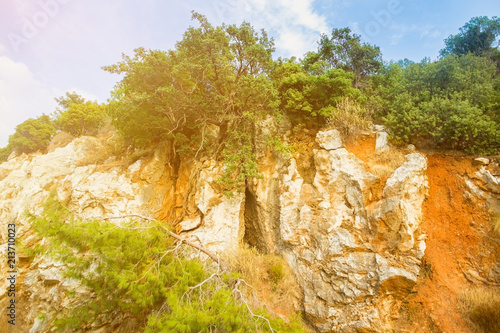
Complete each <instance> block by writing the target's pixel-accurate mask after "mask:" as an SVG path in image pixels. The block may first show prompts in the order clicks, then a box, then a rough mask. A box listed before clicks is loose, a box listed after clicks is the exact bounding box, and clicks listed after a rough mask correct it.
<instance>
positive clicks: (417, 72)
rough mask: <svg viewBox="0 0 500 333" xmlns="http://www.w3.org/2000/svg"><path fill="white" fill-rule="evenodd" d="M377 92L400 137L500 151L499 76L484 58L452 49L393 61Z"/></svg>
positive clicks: (401, 140)
mask: <svg viewBox="0 0 500 333" xmlns="http://www.w3.org/2000/svg"><path fill="white" fill-rule="evenodd" d="M379 92H380V93H381V95H382V96H383V100H384V101H385V102H384V103H385V108H386V114H385V117H384V120H385V123H386V125H387V127H388V128H389V129H390V130H391V133H392V138H393V139H394V140H395V141H396V142H399V143H414V144H420V145H422V144H424V143H425V144H427V145H428V146H431V147H441V148H448V149H449V148H452V149H463V150H466V151H468V152H470V153H491V154H494V153H496V152H498V151H500V146H499V142H500V141H499V138H500V126H499V123H498V112H499V110H498V102H499V100H498V97H499V96H498V77H497V74H496V68H495V66H494V64H493V63H492V62H491V61H489V60H488V59H486V58H483V57H477V56H474V55H472V54H467V55H464V56H460V57H459V56H456V55H451V56H448V57H446V58H444V59H442V60H440V61H435V62H430V61H427V60H424V61H422V62H421V63H410V64H407V66H406V67H404V68H403V67H401V66H400V65H398V64H391V65H390V66H388V68H387V69H386V75H385V77H384V78H383V79H382V80H381V83H380V88H379Z"/></svg>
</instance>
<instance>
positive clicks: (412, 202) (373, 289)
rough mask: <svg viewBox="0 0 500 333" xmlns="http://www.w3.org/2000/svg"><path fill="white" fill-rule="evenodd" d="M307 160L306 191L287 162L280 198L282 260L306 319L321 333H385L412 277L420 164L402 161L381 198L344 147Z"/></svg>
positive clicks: (421, 191) (422, 179)
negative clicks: (309, 178)
mask: <svg viewBox="0 0 500 333" xmlns="http://www.w3.org/2000/svg"><path fill="white" fill-rule="evenodd" d="M323 137H324V136H323V135H318V141H319V142H318V143H319V145H320V147H327V148H328V147H329V146H327V145H324V144H322V142H321V141H322V140H323ZM336 146H338V145H336ZM314 161H315V166H316V175H315V177H314V181H313V183H312V184H310V183H307V182H305V181H304V179H303V178H302V177H301V175H300V173H299V172H298V170H297V167H296V162H295V160H294V159H292V161H291V163H290V165H289V167H288V169H287V172H286V173H284V174H283V179H282V188H281V191H280V192H281V193H282V194H281V197H280V202H281V217H280V229H281V236H282V242H283V243H282V246H283V247H282V253H283V255H284V257H285V258H286V259H287V260H288V262H289V264H290V266H291V267H292V269H293V270H294V271H295V273H296V277H297V280H298V282H299V284H300V285H301V286H302V288H303V290H304V295H305V298H304V309H305V313H306V315H307V318H308V320H309V321H310V322H312V323H313V324H314V326H315V327H316V328H317V329H318V330H319V331H320V332H332V331H333V332H337V331H338V332H349V331H353V332H354V331H373V332H379V331H384V330H390V327H391V323H390V320H391V319H390V314H391V313H392V312H393V311H394V309H395V308H397V306H398V301H399V300H401V299H402V298H403V297H404V296H405V295H407V294H408V293H409V292H410V290H411V288H412V286H413V285H414V284H415V282H416V280H417V276H418V272H419V264H420V261H419V257H421V256H422V254H421V253H420V252H421V251H420V250H419V249H421V248H422V246H421V245H420V244H417V243H416V242H415V239H416V238H417V237H419V235H418V234H417V233H418V226H419V223H420V221H421V219H422V210H421V206H422V202H423V200H424V199H425V196H426V189H427V182H426V176H425V171H426V160H425V158H424V157H423V156H422V155H419V154H410V155H408V156H407V162H406V163H405V164H404V165H403V166H401V167H400V168H399V169H397V170H396V172H395V173H394V175H393V176H392V177H391V178H389V180H388V181H387V183H386V185H385V187H384V189H383V193H382V196H381V197H378V196H379V194H378V192H379V191H378V190H377V188H379V187H380V186H381V185H380V184H379V180H378V179H377V178H376V177H375V176H373V175H371V174H370V173H368V171H367V169H366V168H365V166H364V165H363V162H362V161H360V160H359V159H358V158H356V157H355V156H354V155H352V154H351V153H349V152H348V151H347V150H345V149H344V148H338V149H316V150H314Z"/></svg>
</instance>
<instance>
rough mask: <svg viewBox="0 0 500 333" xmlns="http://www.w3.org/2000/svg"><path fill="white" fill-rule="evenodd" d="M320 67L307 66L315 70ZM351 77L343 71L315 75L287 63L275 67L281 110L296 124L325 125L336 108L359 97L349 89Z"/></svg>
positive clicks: (290, 62)
mask: <svg viewBox="0 0 500 333" xmlns="http://www.w3.org/2000/svg"><path fill="white" fill-rule="evenodd" d="M319 66H320V64H316V65H315V66H313V65H310V66H309V67H310V68H313V67H314V68H318V67H319ZM353 78H354V75H353V74H352V73H350V72H346V71H344V70H343V69H327V70H325V71H324V72H319V71H318V73H317V74H314V73H308V72H307V71H306V69H305V68H304V67H303V66H301V65H300V64H297V63H296V62H294V60H293V59H292V60H289V61H286V62H282V63H281V64H279V66H277V68H276V69H275V72H274V80H275V82H276V85H277V90H278V92H279V96H280V100H281V103H280V108H281V110H283V112H284V113H286V114H288V115H289V116H291V117H292V120H295V121H296V122H302V121H304V120H306V121H308V120H309V121H314V122H319V123H324V122H325V120H326V118H328V117H330V116H331V115H332V114H333V113H335V112H336V111H337V109H336V107H337V104H338V103H340V102H342V101H343V100H344V99H345V98H351V99H353V100H356V99H358V98H359V97H360V96H361V92H360V91H359V90H358V89H355V88H353V87H352V80H353Z"/></svg>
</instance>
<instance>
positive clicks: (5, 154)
mask: <svg viewBox="0 0 500 333" xmlns="http://www.w3.org/2000/svg"><path fill="white" fill-rule="evenodd" d="M11 153H12V150H11V149H10V147H8V146H7V147H3V148H0V163H2V162H5V161H7V158H9V156H10V154H11Z"/></svg>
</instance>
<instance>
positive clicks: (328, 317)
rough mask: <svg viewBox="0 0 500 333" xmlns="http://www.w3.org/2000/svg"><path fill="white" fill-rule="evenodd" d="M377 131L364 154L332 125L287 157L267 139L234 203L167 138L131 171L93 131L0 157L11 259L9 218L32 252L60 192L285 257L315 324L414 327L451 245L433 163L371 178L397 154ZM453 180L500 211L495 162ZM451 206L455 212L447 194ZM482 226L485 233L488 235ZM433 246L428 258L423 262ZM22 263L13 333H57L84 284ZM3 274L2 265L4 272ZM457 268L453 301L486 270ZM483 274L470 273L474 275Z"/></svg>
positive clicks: (56, 267) (202, 165)
mask: <svg viewBox="0 0 500 333" xmlns="http://www.w3.org/2000/svg"><path fill="white" fill-rule="evenodd" d="M263 130H265V128H264V129H263ZM288 136H290V133H288ZM374 137H375V134H374V133H373V134H369V133H367V134H366V138H365V140H366V142H365V145H366V147H368V148H366V149H365V150H367V151H364V152H363V153H362V154H358V153H357V152H356V154H357V155H358V156H356V154H354V153H353V152H350V150H349V148H346V147H345V145H344V143H343V142H342V139H341V138H340V135H339V132H338V131H336V130H330V131H323V132H319V133H318V134H317V135H316V136H315V139H314V141H312V140H311V141H309V142H306V143H305V144H306V147H307V149H305V150H303V151H299V152H298V153H296V154H295V155H294V156H292V157H284V156H281V155H279V154H277V153H275V152H274V151H272V150H271V149H270V148H267V147H266V146H265V145H264V143H262V144H261V147H260V149H258V161H259V169H260V170H261V173H262V175H263V177H262V179H254V180H251V181H250V182H248V184H247V187H246V190H245V191H244V192H241V193H235V194H234V195H233V196H231V197H228V196H226V195H224V193H223V191H222V189H221V187H220V185H219V184H218V182H217V179H218V178H219V177H220V176H221V175H222V173H223V170H224V166H223V165H222V164H221V163H220V162H217V161H214V160H210V159H203V160H199V161H195V162H191V163H186V162H184V161H182V160H180V159H179V158H178V157H176V156H175V154H173V151H172V149H171V148H170V146H169V145H167V144H165V145H161V146H159V147H158V148H157V149H156V150H155V152H154V154H153V155H152V156H151V157H149V158H146V159H139V160H138V161H136V162H134V163H133V164H131V165H127V166H126V167H124V166H119V165H117V166H113V164H112V163H108V164H107V166H106V162H104V165H103V164H100V165H97V164H94V163H90V164H89V159H88V158H89V156H92V155H93V154H94V153H95V151H96V150H97V149H99V147H100V145H102V142H101V141H100V140H98V139H96V138H93V137H81V138H78V139H76V140H74V141H73V142H71V143H70V144H68V145H67V146H65V147H61V148H57V149H55V150H54V151H52V152H49V153H47V154H45V155H41V154H38V155H37V154H35V155H29V156H28V155H22V156H19V157H15V158H11V159H10V160H9V161H8V162H5V163H3V164H1V165H0V223H1V227H2V228H1V230H2V234H0V243H1V244H2V245H1V249H2V253H5V252H6V249H7V246H8V245H7V244H8V242H9V240H8V233H7V229H8V224H12V223H15V224H16V230H17V236H16V241H17V242H21V241H22V242H23V243H25V244H26V245H27V246H30V243H32V242H33V239H34V236H33V234H32V231H31V228H30V226H29V224H28V222H27V219H26V215H25V212H26V211H28V212H31V213H33V214H40V213H41V211H42V204H43V202H44V201H45V200H46V199H47V198H48V196H49V193H50V191H55V192H56V193H57V196H58V197H59V199H60V200H62V201H63V202H64V203H65V204H66V205H67V206H68V208H69V209H70V210H71V211H72V212H74V213H75V215H76V216H78V217H80V218H82V219H86V218H95V217H100V218H103V217H117V216H128V215H146V216H151V217H154V218H156V219H159V220H163V221H165V223H169V224H171V225H173V226H174V227H175V230H176V232H177V233H178V234H180V235H182V236H183V237H185V238H186V239H189V240H191V241H192V242H197V243H199V244H201V245H203V246H204V247H206V248H208V249H210V250H211V251H213V252H218V253H221V254H222V253H224V252H228V251H233V250H234V249H235V248H236V247H238V244H240V243H242V242H244V243H247V244H249V245H250V246H253V247H255V248H257V249H258V250H259V251H260V252H262V253H275V254H279V255H281V256H282V257H283V258H285V260H286V261H287V263H288V264H289V266H290V268H291V270H292V271H293V273H294V275H295V278H296V280H297V283H298V284H299V285H300V287H301V288H302V291H303V299H302V305H301V307H302V310H303V312H304V314H305V319H306V320H307V321H308V322H309V323H310V325H311V327H312V328H313V329H314V330H316V331H318V332H392V331H403V329H404V330H407V331H412V329H415V327H413V328H411V323H409V322H408V321H405V320H406V319H408V314H407V313H406V314H405V313H404V311H403V310H405V309H406V310H407V309H408V307H409V306H411V304H414V303H412V302H414V301H415V294H416V293H417V295H420V294H421V293H423V292H425V290H424V289H425V288H427V287H428V286H429V285H431V282H429V281H430V278H429V275H426V272H427V271H426V270H428V265H432V264H435V265H436V266H438V265H439V262H438V261H439V258H437V257H435V256H433V253H434V251H435V247H440V246H443V244H448V243H447V241H446V240H441V241H439V240H438V241H437V240H436V238H437V236H436V237H434V238H433V239H430V233H432V232H433V230H434V229H433V226H432V225H430V223H432V222H436V223H437V222H438V221H437V219H434V220H432V221H429V218H430V216H431V215H432V213H433V210H436V209H438V210H439V208H436V207H430V205H429V202H432V201H433V200H434V198H433V196H432V193H433V191H432V186H433V184H431V195H430V196H429V182H428V178H429V170H428V167H429V162H428V158H427V157H426V156H424V155H423V154H421V153H417V152H409V153H408V154H407V155H406V156H405V161H404V162H403V163H402V164H401V165H400V166H398V167H397V168H396V169H395V170H394V171H393V172H392V171H391V174H389V175H387V176H380V175H378V176H377V175H375V174H374V173H373V172H370V169H371V167H370V163H366V159H364V160H365V161H363V160H362V159H360V158H362V157H363V156H369V155H370V154H374V153H375V151H374V150H375V147H377V149H379V150H381V151H384V150H387V149H388V148H387V146H386V145H385V144H384V143H383V141H384V138H385V133H379V134H378V140H377V142H375V139H374ZM287 139H288V140H291V138H290V137H288V138H287V137H286V136H285V140H287ZM433 158H434V157H433ZM438 179H439V178H438ZM439 180H440V181H442V182H443V184H444V185H443V184H438V185H435V186H438V187H439V188H440V186H442V187H446V186H450V185H449V184H448V183H447V181H448V180H447V179H439ZM453 181H456V182H461V184H462V183H463V184H464V185H463V186H459V188H458V189H457V190H456V193H455V192H452V190H451V189H450V193H451V194H450V195H456V196H459V197H460V198H464V200H465V201H463V202H462V201H460V203H456V204H457V205H468V206H467V207H470V206H472V207H476V208H477V209H478V210H484V211H486V210H487V209H490V210H491V211H495V210H496V209H498V207H499V202H500V199H499V197H500V190H499V188H500V185H499V178H497V177H495V176H493V175H492V173H491V172H490V170H489V169H488V168H487V167H486V166H481V165H477V166H472V165H471V166H470V168H469V169H468V170H467V172H463V173H462V174H459V175H454V178H453ZM452 185H453V184H452ZM453 191H455V187H453ZM456 200H458V199H456ZM442 204H443V205H444V206H446V207H448V202H443V203H442ZM445 209H447V208H443V210H445ZM434 213H435V212H434ZM450 218H453V217H452V216H451V217H450ZM484 221H486V220H484ZM484 221H483V222H482V225H481V228H483V229H481V230H482V232H485V233H487V234H488V236H487V237H490V238H491V230H487V229H486V223H487V222H484ZM426 223H427V225H423V224H426ZM476 223H478V222H476ZM434 227H435V226H434ZM468 228H469V229H471V230H479V229H478V228H477V226H473V225H471V226H470V227H468ZM481 230H480V231H481ZM474 232H475V231H471V233H474ZM464 233H466V232H465V231H464ZM485 237H486V236H485ZM481 239H483V238H481ZM429 241H430V243H429ZM479 243H481V242H479ZM429 244H432V246H433V248H431V249H430V248H429ZM495 244H498V243H495V242H494V241H491V242H489V243H488V242H486V243H484V242H483V243H482V244H481V246H490V249H491V253H493V254H492V255H491V256H489V257H488V258H489V259H488V260H489V262H490V263H492V262H493V263H494V261H495V259H494V258H495V255H496V254H495V253H496V251H498V246H497V245H495ZM429 250H430V251H431V257H429V258H428V259H426V258H427V257H428V256H429V255H428V254H427V252H428V251H429ZM478 252H481V250H479V251H478ZM18 259H19V261H18V267H17V268H18V270H19V272H18V279H17V284H16V288H17V292H18V294H17V295H18V296H17V299H18V304H17V306H18V307H17V314H18V317H17V320H18V322H17V325H16V329H18V332H33V333H34V332H48V331H50V325H49V323H50V318H47V317H46V316H42V315H40V314H51V313H57V312H58V311H59V310H60V309H62V308H64V307H67V306H69V305H70V302H74V300H73V299H71V300H70V299H69V298H68V297H67V296H66V292H67V291H69V290H70V289H75V288H76V290H77V292H78V293H79V294H80V295H81V297H86V295H87V294H86V293H87V291H86V290H85V289H84V288H81V287H80V288H79V285H78V281H73V280H69V279H67V278H64V277H63V275H62V267H61V265H60V264H59V263H57V262H51V261H50V260H48V259H46V258H43V257H37V258H35V260H34V261H28V260H26V258H23V257H20V258H18ZM432 260H434V261H435V262H433V261H432ZM429 262H431V263H429ZM426 265H427V266H426ZM488 265H489V266H488ZM488 265H486V266H488V267H489V269H490V271H488V272H487V273H489V274H490V275H489V280H488V281H490V283H498V281H499V276H498V275H499V272H500V269H498V265H497V266H495V265H493V264H491V265H490V264H488ZM483 266H485V265H483ZM495 267H496V268H495ZM483 268H484V267H483ZM495 269H497V271H495ZM8 270H9V269H8V267H7V261H6V260H2V261H1V264H0V271H1V272H2V273H3V272H7V271H8ZM495 272H496V273H495ZM449 273H450V274H456V275H458V276H460V277H459V278H458V279H459V280H460V281H459V282H457V283H458V287H457V288H455V289H453V292H454V293H455V295H456V293H457V290H458V289H460V288H463V287H466V286H468V283H470V284H472V283H477V282H478V281H479V279H481V276H484V274H485V271H484V269H483V270H479V269H476V270H474V269H472V268H471V267H469V271H468V273H467V272H466V271H464V272H463V273H462V272H460V271H457V272H455V271H454V270H451V269H450V272H449ZM440 274H442V275H444V274H445V273H444V272H441V273H440ZM464 274H465V275H464ZM467 274H469V275H468V276H467ZM474 274H476V280H475V281H474V280H473V279H474V278H471V277H470V276H474ZM440 278H443V279H445V278H444V277H442V276H440ZM469 280H470V281H469ZM0 284H1V287H2V289H1V290H2V294H0V304H1V306H2V309H6V306H7V304H8V303H7V302H8V297H7V293H6V292H5V291H6V290H7V288H8V285H7V284H8V281H6V280H5V279H2V281H1V282H0ZM419 292H420V294H419ZM415 302H416V301H415ZM421 302H423V303H425V302H427V300H422V301H421ZM432 302H434V301H432ZM428 303H430V302H428ZM426 304H427V303H426ZM433 306H436V307H438V306H439V305H438V304H434V303H433ZM450 306H451V305H450ZM424 308H425V310H426V311H429V313H428V314H426V315H423V317H422V318H420V319H418V320H420V321H421V323H422V325H427V324H426V323H427V322H428V320H429V318H430V317H429V316H434V318H433V319H432V320H431V321H432V325H431V324H429V325H427V326H425V330H428V331H432V330H433V329H436V330H437V331H439V329H441V330H442V331H449V330H446V329H444V327H448V328H449V327H450V326H446V325H445V324H440V323H441V322H442V321H443V319H442V318H440V317H439V315H440V313H441V312H439V310H437V311H436V312H435V313H436V314H438V317H436V315H435V314H434V313H433V312H432V311H434V310H433V309H431V307H430V306H429V307H426V306H424ZM445 310H446V309H445ZM448 310H449V309H448ZM451 311H455V312H453V313H457V311H456V309H452V310H451ZM3 313H4V310H2V318H3V317H5V315H4V314H3ZM405 318H406V319H405ZM418 320H417V321H418ZM410 321H411V320H410ZM398 325H399V326H398ZM443 325H444V326H443ZM431 326H432V327H434V328H430V327H431ZM436 327H437V328H436ZM439 327H441V328H439ZM451 327H453V326H451ZM94 331H95V332H105V331H106V328H100V329H97V328H96V329H95V330H94ZM417 331H418V330H417ZM464 331H467V330H466V329H465V328H464ZM14 332H17V331H14Z"/></svg>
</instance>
